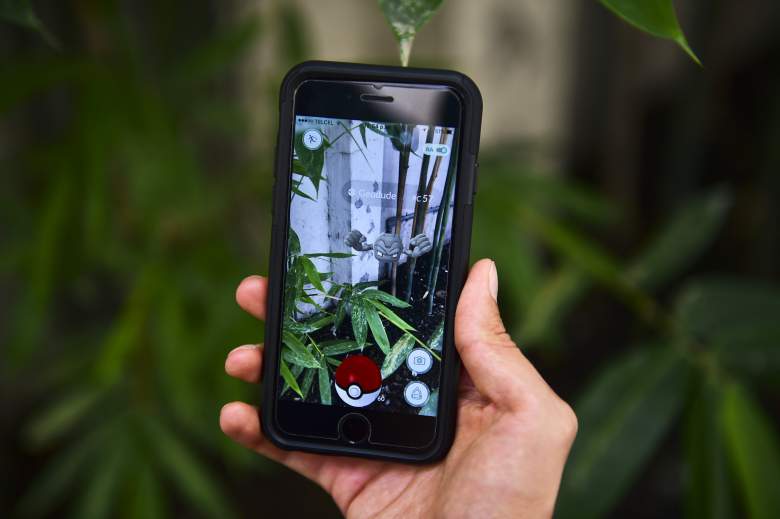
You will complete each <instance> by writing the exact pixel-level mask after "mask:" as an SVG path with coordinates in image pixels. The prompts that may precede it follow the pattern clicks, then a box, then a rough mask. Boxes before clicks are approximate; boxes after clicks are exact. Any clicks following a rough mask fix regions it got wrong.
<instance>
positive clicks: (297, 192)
mask: <svg viewBox="0 0 780 519" xmlns="http://www.w3.org/2000/svg"><path fill="white" fill-rule="evenodd" d="M290 189H291V190H292V192H293V193H295V194H296V195H298V196H302V197H303V198H307V199H309V200H311V201H312V202H316V201H317V199H316V198H314V197H313V196H311V195H308V194H306V193H304V192H303V191H301V190H300V189H298V188H297V187H295V186H292V187H291V188H290Z"/></svg>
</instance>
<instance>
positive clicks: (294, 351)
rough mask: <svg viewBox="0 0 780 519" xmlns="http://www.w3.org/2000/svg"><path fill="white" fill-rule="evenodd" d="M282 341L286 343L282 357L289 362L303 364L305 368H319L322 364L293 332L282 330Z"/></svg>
mask: <svg viewBox="0 0 780 519" xmlns="http://www.w3.org/2000/svg"><path fill="white" fill-rule="evenodd" d="M282 342H284V344H285V348H284V349H283V350H282V357H283V358H284V360H286V361H287V362H289V363H291V364H297V365H299V366H303V367H304V368H318V367H319V366H320V362H319V361H318V360H317V359H316V358H315V357H314V355H313V354H312V353H311V351H309V349H308V348H307V347H306V346H305V345H304V344H303V343H302V342H301V340H300V339H298V337H296V336H295V335H293V334H292V333H290V332H287V331H284V332H282ZM291 385H292V384H291Z"/></svg>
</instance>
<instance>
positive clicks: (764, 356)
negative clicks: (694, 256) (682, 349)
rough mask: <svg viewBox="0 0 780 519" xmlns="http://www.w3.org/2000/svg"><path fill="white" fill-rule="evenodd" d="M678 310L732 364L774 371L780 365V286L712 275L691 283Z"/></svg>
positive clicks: (685, 322)
mask: <svg viewBox="0 0 780 519" xmlns="http://www.w3.org/2000/svg"><path fill="white" fill-rule="evenodd" d="M675 313H676V316H677V318H678V320H679V321H680V323H681V324H682V326H683V328H684V330H685V331H686V332H687V333H688V334H689V335H691V336H693V337H696V338H698V339H699V340H703V341H705V342H706V343H707V345H708V347H709V348H710V349H712V350H714V351H715V352H716V353H717V354H718V356H719V357H720V358H721V359H722V360H723V362H725V363H726V364H727V365H728V366H731V367H734V368H737V369H744V370H747V371H749V372H758V373H760V372H768V373H772V372H773V370H776V369H777V368H778V367H779V366H780V349H778V348H777V345H778V343H780V321H778V319H777V316H778V315H780V288H778V287H777V286H774V285H772V284H769V283H766V282H758V281H750V280H742V279H729V278H709V279H702V280H699V281H696V282H694V283H691V284H690V285H688V286H687V287H686V288H685V289H684V290H683V291H682V292H681V295H680V297H679V298H678V300H677V302H676V306H675Z"/></svg>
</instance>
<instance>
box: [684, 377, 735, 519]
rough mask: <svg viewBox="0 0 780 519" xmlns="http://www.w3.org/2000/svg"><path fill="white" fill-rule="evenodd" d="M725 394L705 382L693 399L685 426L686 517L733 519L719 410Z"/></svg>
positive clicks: (717, 387)
mask: <svg viewBox="0 0 780 519" xmlns="http://www.w3.org/2000/svg"><path fill="white" fill-rule="evenodd" d="M722 399H723V391H722V389H721V388H720V387H719V386H718V385H717V384H715V383H712V382H709V381H707V380H702V381H701V382H700V383H699V384H698V387H697V388H696V392H695V394H694V395H693V397H692V398H691V399H690V402H691V403H690V409H689V411H688V413H687V417H686V423H685V426H686V427H685V447H686V448H685V454H686V458H687V462H688V463H687V466H688V471H689V472H688V474H687V478H686V479H687V480H688V485H687V503H686V517H692V518H700V517H701V518H712V519H728V518H730V517H733V516H734V515H733V513H732V512H733V510H732V509H733V507H732V496H731V494H732V491H731V483H730V481H729V479H730V478H729V473H728V467H727V460H726V450H725V445H724V441H723V440H724V438H723V432H722V427H721V426H720V409H721V406H722Z"/></svg>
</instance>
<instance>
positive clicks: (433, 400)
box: [417, 389, 439, 416]
mask: <svg viewBox="0 0 780 519" xmlns="http://www.w3.org/2000/svg"><path fill="white" fill-rule="evenodd" d="M438 409H439V390H438V389H434V390H433V393H431V397H430V398H429V399H428V401H427V402H425V405H424V406H423V408H422V409H420V412H419V413H417V414H419V415H420V416H436V413H437V411H438Z"/></svg>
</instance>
